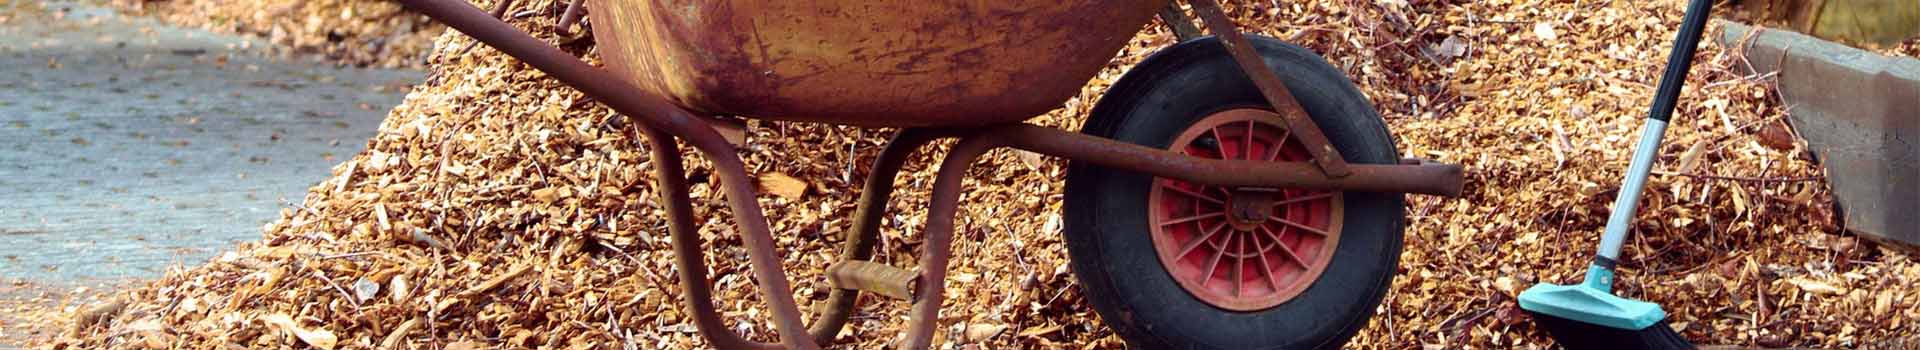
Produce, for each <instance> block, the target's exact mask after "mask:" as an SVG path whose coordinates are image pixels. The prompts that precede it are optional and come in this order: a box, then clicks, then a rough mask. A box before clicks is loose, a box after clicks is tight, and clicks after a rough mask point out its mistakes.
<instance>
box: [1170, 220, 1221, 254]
mask: <svg viewBox="0 0 1920 350" xmlns="http://www.w3.org/2000/svg"><path fill="white" fill-rule="evenodd" d="M1226 227H1227V223H1226V222H1224V221H1223V222H1221V223H1219V224H1216V225H1213V228H1211V229H1207V230H1206V233H1201V234H1200V237H1198V238H1194V239H1193V240H1191V241H1187V244H1186V246H1183V247H1180V254H1178V255H1174V256H1173V258H1174V259H1179V258H1182V257H1186V256H1187V254H1189V253H1193V249H1194V248H1199V247H1200V244H1201V243H1206V242H1207V239H1211V238H1213V235H1214V234H1218V233H1220V229H1223V228H1226Z"/></svg>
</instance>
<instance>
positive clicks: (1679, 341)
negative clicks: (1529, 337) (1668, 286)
mask: <svg viewBox="0 0 1920 350" xmlns="http://www.w3.org/2000/svg"><path fill="white" fill-rule="evenodd" d="M1528 314H1530V315H1531V316H1533V322H1534V324H1535V325H1538V326H1540V328H1543V329H1546V330H1547V334H1548V335H1551V336H1553V340H1554V341H1555V342H1558V343H1560V346H1561V347H1563V348H1566V349H1567V350H1588V349H1595V350H1631V349H1647V350H1689V349H1693V348H1694V346H1693V342H1690V341H1687V338H1686V337H1683V336H1681V335H1680V332H1675V331H1673V327H1672V326H1668V325H1667V320H1660V322H1658V323H1654V324H1653V325H1651V326H1647V328H1645V329H1641V330H1626V329H1619V328H1613V327H1607V326H1601V325H1596V324H1591V323H1586V322H1580V321H1574V320H1569V319H1564V318H1559V317H1554V316H1553V315H1547V314H1539V313H1532V312H1529V313H1528Z"/></svg>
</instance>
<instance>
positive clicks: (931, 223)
mask: <svg viewBox="0 0 1920 350" xmlns="http://www.w3.org/2000/svg"><path fill="white" fill-rule="evenodd" d="M1002 145H1003V143H1002V141H1001V140H1000V139H999V138H997V137H994V136H990V135H989V136H980V135H976V136H970V137H966V138H963V139H961V141H960V143H959V144H956V145H954V146H953V150H952V151H950V152H948V153H947V156H946V158H943V159H941V160H940V170H939V174H938V175H936V176H935V177H934V180H933V198H932V199H931V202H930V203H929V205H930V206H929V208H927V227H926V231H925V232H926V233H927V237H926V241H925V244H924V245H922V247H923V248H924V249H926V251H924V252H922V255H923V256H924V257H923V258H921V259H920V283H919V285H920V291H921V292H920V294H919V295H918V296H917V297H916V298H915V299H914V302H913V309H912V310H910V311H908V314H909V315H911V316H912V317H913V323H912V324H910V325H908V326H907V342H906V343H905V344H901V345H902V346H901V347H900V348H902V349H913V350H919V349H926V348H928V347H929V346H931V345H932V344H933V331H934V330H935V329H937V328H939V327H940V302H941V301H943V300H945V297H944V294H945V292H946V284H947V260H948V259H949V258H951V257H952V256H953V231H954V224H953V216H954V212H955V211H956V210H957V209H958V207H959V203H960V184H961V182H962V181H964V180H966V177H967V169H968V168H971V167H972V164H973V161H974V160H976V159H979V158H980V155H981V154H984V153H986V152H987V151H989V150H992V149H994V148H999V147H1000V146H1002Z"/></svg>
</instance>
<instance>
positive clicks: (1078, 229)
mask: <svg viewBox="0 0 1920 350" xmlns="http://www.w3.org/2000/svg"><path fill="white" fill-rule="evenodd" d="M400 2H401V3H404V4H406V5H407V6H408V7H410V8H413V9H414V10H417V11H419V12H422V13H425V14H426V15H428V16H430V17H432V18H434V19H436V20H439V21H441V22H445V23H446V24H447V25H448V26H451V27H453V28H454V29H456V30H459V31H461V32H463V33H465V34H467V35H470V36H472V37H474V38H475V39H477V40H479V41H480V42H483V43H486V44H488V45H490V46H492V47H494V48H497V49H499V50H500V51H502V52H505V53H507V54H508V55H511V56H513V57H515V58H518V59H520V60H522V61H525V62H526V63H527V64H529V65H531V66H532V67H534V68H537V69H539V70H541V71H545V72H546V73H547V74H549V75H551V76H552V77H553V78H555V79H558V80H559V81H561V82H564V83H566V84H568V85H571V86H573V87H574V88H577V89H579V90H580V91H582V92H584V93H586V94H587V95H588V96H590V97H592V98H594V99H595V100H597V101H599V102H601V103H604V104H607V105H608V106H610V107H612V108H613V109H614V110H615V111H618V112H620V113H622V114H625V115H627V116H629V117H631V118H633V119H635V120H638V121H640V123H638V124H639V126H638V127H639V128H641V129H643V130H642V132H643V133H644V134H645V135H646V137H647V139H648V142H649V145H650V147H651V152H652V153H651V154H650V157H652V162H653V166H654V170H653V171H654V176H655V179H654V180H655V186H657V188H656V189H657V191H656V193H659V194H660V197H659V198H658V200H659V203H660V205H661V206H662V207H664V208H666V212H667V222H668V231H669V233H670V235H671V238H672V243H673V249H674V252H675V254H676V264H677V266H678V269H679V272H678V275H679V279H680V283H681V288H683V291H684V295H683V299H684V300H685V301H686V303H687V305H686V306H687V308H688V309H689V310H690V311H691V314H692V315H693V316H694V324H695V326H696V328H697V329H698V330H699V332H700V333H701V334H702V335H703V336H704V337H706V338H707V339H708V340H709V341H710V342H711V343H712V345H713V346H714V347H716V348H722V349H778V348H786V349H816V348H818V347H820V346H823V345H828V344H831V343H833V341H834V340H835V339H834V338H835V336H836V335H837V334H838V333H839V332H840V330H841V329H842V328H843V327H844V326H845V325H846V323H847V321H848V319H849V317H851V316H852V313H853V312H854V310H855V309H856V308H855V306H856V302H857V301H858V300H859V299H858V296H859V294H861V293H872V294H874V295H878V296H883V297H888V298H892V299H898V300H903V301H907V302H911V303H912V309H911V310H910V311H909V312H910V313H909V317H911V321H910V324H909V327H908V328H907V331H906V332H907V333H906V336H905V337H904V339H905V340H904V342H902V343H899V344H898V345H900V346H902V347H904V348H909V349H925V348H927V347H928V346H929V345H930V344H931V342H932V340H933V333H934V330H935V328H936V327H937V321H936V320H939V319H940V317H939V313H940V310H939V307H940V303H941V301H942V295H943V294H944V291H945V290H946V288H947V286H946V275H947V270H946V268H947V263H948V261H949V260H950V258H951V257H952V253H951V250H950V246H951V245H952V240H953V231H954V223H953V221H954V212H955V209H956V207H957V206H958V205H959V198H960V194H961V188H960V186H961V180H962V178H963V177H964V176H965V174H966V172H967V169H968V168H969V166H970V164H971V163H972V162H973V161H974V160H975V159H976V158H977V157H979V156H980V155H981V154H982V153H984V152H986V151H989V150H993V149H997V148H1003V147H1004V148H1014V149H1021V150H1026V151H1031V152H1035V153H1039V154H1044V155H1049V156H1055V157H1061V158H1065V159H1068V160H1069V161H1070V169H1069V172H1068V175H1067V186H1066V187H1067V188H1066V207H1065V213H1064V215H1065V219H1066V220H1065V225H1064V226H1065V240H1066V241H1067V245H1068V250H1069V254H1070V256H1071V258H1072V266H1073V269H1074V272H1075V273H1076V275H1077V276H1078V279H1079V281H1080V283H1082V284H1083V285H1085V287H1086V289H1085V290H1086V292H1087V296H1088V298H1089V299H1090V300H1091V301H1092V303H1093V305H1094V308H1095V309H1096V310H1097V311H1098V312H1099V314H1100V315H1101V317H1102V318H1103V319H1104V320H1105V322H1106V323H1107V324H1108V325H1109V326H1110V327H1112V328H1113V329H1114V330H1115V331H1116V332H1117V333H1119V334H1120V335H1121V336H1122V337H1124V338H1125V339H1126V340H1127V341H1128V342H1129V343H1131V344H1133V345H1135V346H1139V347H1148V348H1175V347H1178V348H1226V349H1253V348H1262V349H1265V348H1311V347H1337V346H1339V345H1340V344H1343V343H1344V342H1345V341H1346V340H1347V339H1348V338H1350V337H1352V335H1353V334H1354V333H1355V332H1357V331H1358V330H1359V329H1360V327H1362V326H1364V325H1365V324H1366V320H1367V319H1368V318H1369V317H1370V315H1371V314H1372V313H1373V309H1374V307H1375V306H1377V305H1378V304H1379V302H1380V299H1381V297H1382V296H1383V295H1384V293H1385V292H1386V288H1387V283H1388V282H1389V281H1390V280H1391V279H1392V276H1393V273H1394V271H1395V269H1396V265H1397V261H1398V259H1399V254H1400V248H1401V244H1402V242H1401V236H1402V231H1403V230H1404V226H1405V203H1404V195H1403V194H1404V193H1416V194H1431V195H1443V196H1457V195H1458V194H1459V193H1460V191H1461V187H1462V182H1463V181H1464V180H1463V173H1462V169H1461V167H1460V166H1458V165H1450V164H1439V163H1433V162H1426V161H1419V160H1402V159H1399V158H1398V156H1397V151H1396V150H1395V148H1394V144H1393V141H1392V138H1391V135H1390V134H1389V133H1388V131H1387V128H1386V126H1385V123H1384V121H1383V120H1382V119H1381V118H1380V117H1379V115H1378V112H1376V111H1375V110H1374V109H1373V107H1372V106H1371V104H1370V103H1369V102H1368V100H1367V99H1366V97H1365V96H1364V95H1362V94H1361V93H1360V92H1359V90H1358V89H1356V88H1354V86H1353V85H1352V83H1351V82H1350V81H1349V80H1348V79H1347V78H1346V77H1345V76H1344V75H1343V74H1342V73H1341V72H1340V71H1339V70H1338V69H1335V68H1334V67H1332V66H1331V65H1329V64H1327V63H1326V61H1325V60H1324V59H1322V58H1321V57H1319V56H1318V55H1316V54H1314V53H1313V52H1311V51H1308V50H1306V49H1303V48H1300V47H1298V46H1293V45H1290V44H1286V43H1283V42H1280V41H1278V40H1274V39H1271V38H1266V37H1259V36H1249V35H1242V34H1240V33H1239V32H1237V31H1236V30H1235V29H1234V25H1233V23H1232V22H1231V20H1230V19H1229V18H1228V17H1227V16H1226V14H1225V12H1223V11H1222V10H1221V9H1220V7H1219V6H1218V4H1216V3H1214V1H1213V0H1190V1H1189V4H1190V5H1191V6H1192V8H1193V9H1194V10H1195V13H1197V14H1199V17H1200V19H1201V21H1202V22H1203V23H1204V24H1205V25H1206V26H1207V27H1209V28H1210V29H1211V31H1212V32H1213V33H1216V36H1212V37H1193V38H1188V39H1187V40H1183V41H1182V42H1180V43H1178V44H1175V45H1172V46H1171V47H1168V48H1166V49H1163V50H1161V51H1159V52H1157V53H1156V54H1154V55H1153V56H1152V57H1150V58H1148V59H1146V60H1145V61H1144V62H1141V63H1140V64H1139V65H1137V66H1135V67H1134V68H1133V69H1132V70H1131V71H1130V72H1128V73H1127V74H1126V75H1125V76H1124V77H1123V78H1121V79H1120V80H1119V81H1118V82H1117V83H1116V84H1115V85H1113V87H1112V88H1111V89H1110V90H1109V91H1107V93H1106V94H1105V96H1104V97H1102V98H1101V99H1100V101H1099V103H1098V104H1096V106H1095V107H1094V109H1093V111H1092V113H1091V116H1090V117H1089V118H1090V119H1089V120H1088V121H1087V122H1086V123H1085V125H1086V126H1085V128H1084V129H1083V130H1081V132H1079V133H1074V132H1068V131H1064V130H1059V129H1054V128H1046V127H1039V126H1034V125H1030V124H1026V123H1023V122H1022V121H1024V120H1026V119H1029V118H1032V117H1034V116H1037V115H1040V114H1042V113H1045V112H1046V111H1048V110H1050V109H1053V108H1056V107H1058V106H1059V105H1060V104H1062V103H1064V102H1065V101H1066V100H1067V99H1069V98H1071V97H1072V96H1073V95H1074V94H1075V92H1076V91H1078V90H1079V88H1080V87H1081V86H1083V85H1084V84H1086V82H1087V81H1088V80H1089V79H1091V78H1092V76H1093V75H1094V74H1096V73H1097V72H1098V71H1099V70H1100V69H1101V68H1102V67H1103V66H1105V65H1106V63H1107V62H1108V61H1109V59H1110V58H1111V57H1112V56H1113V55H1114V53H1115V52H1117V51H1118V50H1119V49H1120V48H1121V47H1122V46H1124V45H1125V44H1126V43H1127V41H1128V39H1129V38H1131V37H1132V36H1133V34H1134V33H1135V32H1137V31H1138V30H1140V28H1142V27H1143V26H1145V25H1146V24H1147V23H1148V22H1149V21H1150V20H1151V19H1152V17H1153V16H1155V14H1156V12H1158V13H1159V14H1160V16H1162V17H1166V18H1169V20H1168V22H1170V23H1172V22H1174V18H1177V19H1178V21H1179V24H1181V25H1185V26H1191V22H1190V20H1187V19H1186V18H1185V16H1184V15H1183V14H1181V13H1180V11H1166V10H1165V9H1167V8H1168V6H1173V5H1172V4H1169V3H1168V2H1167V1H1165V0H1132V1H1117V0H1112V1H1087V0H1069V1H1020V0H989V1H970V2H909V1H849V0H801V1H756V0H735V1H607V0H593V1H590V2H588V3H586V4H585V6H586V8H587V10H589V11H588V12H589V13H588V15H587V16H588V17H587V19H588V20H589V21H591V22H590V23H591V24H592V25H591V27H592V31H593V34H594V38H595V41H596V42H597V43H598V44H597V45H599V47H598V49H599V52H600V54H601V56H602V57H601V58H602V61H603V62H606V66H605V67H595V66H592V65H589V64H587V63H585V62H582V61H580V60H579V59H577V58H575V57H574V56H571V55H569V54H567V53H564V52H561V51H560V50H558V49H556V48H554V47H553V46H550V45H548V44H546V43H545V42H542V41H541V40H539V39H536V38H534V37H532V36H529V35H527V34H526V33H523V32H521V31H519V30H518V29H517V28H515V27H513V26H511V25H509V24H507V23H504V22H501V21H500V20H497V19H496V18H495V16H490V15H489V14H488V13H487V12H486V11H483V10H481V9H479V8H476V7H475V6H474V5H472V4H470V3H468V2H466V1H462V0H402V1H400ZM571 7H572V9H570V10H569V11H568V12H569V15H568V16H567V17H566V20H565V21H563V22H572V21H574V20H575V19H577V18H578V12H579V8H580V6H579V4H575V6H571ZM503 8H504V6H503ZM1176 10H1177V9H1176ZM496 12H504V11H503V10H502V11H496ZM730 117H746V118H763V119H770V120H782V121H792V122H816V123H831V124H840V125H854V126H864V127H898V128H902V129H901V130H900V131H899V132H898V133H897V134H895V135H894V136H893V139H892V140H891V141H890V142H889V143H887V144H886V146H885V147H884V148H883V149H881V150H880V154H879V157H878V159H877V160H876V161H875V164H873V165H872V166H873V170H872V172H871V173H870V174H869V175H868V177H867V179H866V182H865V185H864V188H863V189H862V191H861V194H860V196H861V198H860V201H859V203H860V204H859V207H858V209H856V211H855V213H854V216H855V218H854V220H851V221H852V228H851V229H849V230H845V231H843V232H845V237H844V243H843V245H842V247H841V251H840V256H839V259H840V261H839V262H837V263H835V264H834V265H832V266H830V267H829V268H827V270H826V271H827V272H826V274H827V276H826V279H827V281H828V282H829V283H830V284H831V285H833V287H834V288H833V290H832V291H831V292H830V293H829V295H828V296H827V299H826V300H820V301H816V302H815V303H814V305H815V306H816V308H815V310H814V314H815V316H816V317H817V318H815V319H814V320H813V322H811V323H804V320H803V318H802V314H801V311H800V308H799V307H798V306H797V304H796V303H795V301H794V295H793V293H792V290H791V288H790V285H789V283H788V280H787V276H786V273H785V272H784V271H783V270H782V265H781V263H782V262H781V259H780V256H782V255H781V254H777V253H776V252H775V249H776V247H775V246H774V239H773V236H772V233H771V232H769V228H768V224H767V221H766V220H767V219H766V217H765V216H764V215H763V214H762V212H761V209H760V207H759V206H758V204H757V202H756V201H755V196H756V193H755V190H754V186H753V182H752V179H753V177H752V176H750V175H749V174H748V173H747V170H746V168H745V167H744V166H743V163H742V160H741V158H740V157H739V155H738V154H736V149H735V146H734V145H733V144H732V143H729V141H728V140H727V139H726V138H724V137H723V136H722V135H721V133H720V132H719V131H717V128H720V127H723V125H726V124H727V123H726V122H720V121H717V120H716V118H730ZM946 138H954V139H958V141H957V143H955V145H954V146H953V147H952V149H951V151H949V153H947V154H946V155H945V157H944V158H943V160H942V161H941V163H940V166H939V167H938V170H937V171H938V173H937V175H936V177H935V181H934V186H933V193H932V199H931V203H930V208H929V209H928V213H927V220H926V227H925V229H924V230H923V232H925V241H924V242H925V243H924V244H923V245H921V248H922V249H923V251H921V252H920V254H923V256H922V258H921V259H919V262H920V266H919V267H917V268H902V267H895V266H890V265H886V264H882V263H876V262H872V261H868V259H870V258H871V256H872V254H873V247H874V243H875V242H876V241H877V240H879V235H878V233H879V227H880V223H881V218H882V217H883V215H882V214H883V211H884V210H885V208H886V203H887V201H888V198H889V197H890V195H891V193H892V191H893V178H894V176H895V175H896V174H897V173H898V172H899V170H900V169H901V167H902V166H903V164H904V163H905V162H906V160H907V159H908V156H909V155H911V154H912V153H913V152H915V151H916V150H918V149H919V148H921V147H922V146H924V145H926V144H927V143H929V142H930V141H933V140H937V139H946ZM679 140H685V141H686V142H688V143H689V144H691V146H692V148H693V149H695V150H698V152H700V153H701V154H702V155H703V156H705V157H706V158H707V159H708V160H710V161H711V162H712V163H713V164H712V165H713V169H714V172H715V173H717V174H718V181H719V183H720V187H721V188H723V189H724V190H725V192H724V193H725V196H726V199H727V204H728V206H729V210H731V211H732V212H733V214H734V217H735V219H736V220H737V222H738V225H739V228H740V229H739V230H738V232H740V234H741V235H742V241H743V242H744V245H745V246H746V249H747V251H748V256H749V263H750V265H751V267H752V272H753V277H754V279H755V280H756V281H757V282H758V286H759V291H760V293H761V294H762V296H763V297H764V298H765V300H766V301H767V303H768V304H769V309H771V310H772V312H771V313H772V315H773V320H774V322H773V328H774V329H775V331H776V332H777V333H778V339H779V342H778V343H759V342H753V341H749V340H747V339H744V338H742V337H740V336H739V335H737V334H735V333H733V332H732V331H730V330H728V328H727V327H726V326H724V325H723V324H722V323H721V322H722V321H721V318H720V315H719V314H718V313H717V312H716V311H715V307H714V304H713V300H712V299H713V293H712V290H711V286H710V285H708V284H707V276H706V273H707V267H706V266H705V263H704V260H703V252H702V248H701V242H700V239H699V236H698V235H697V234H696V232H695V227H694V222H695V221H694V220H693V214H692V213H693V210H692V205H691V204H692V203H691V202H690V200H689V199H688V195H687V192H688V190H687V181H688V180H687V176H686V174H685V172H684V170H683V166H684V165H683V164H682V160H681V158H680V156H681V155H680V154H678V153H676V152H677V151H676V150H677V149H678V147H677V143H678V142H679Z"/></svg>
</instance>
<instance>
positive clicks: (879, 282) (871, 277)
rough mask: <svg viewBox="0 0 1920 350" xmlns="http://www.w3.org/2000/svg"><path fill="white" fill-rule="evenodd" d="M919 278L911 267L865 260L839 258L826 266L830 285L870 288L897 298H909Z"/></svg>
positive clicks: (878, 293)
mask: <svg viewBox="0 0 1920 350" xmlns="http://www.w3.org/2000/svg"><path fill="white" fill-rule="evenodd" d="M919 279H920V276H919V275H918V274H915V273H913V271H909V270H907V269H902V268H898V267H893V266H890V265H887V264H881V263H876V262H871V261H865V260H843V261H840V262H838V263H834V264H833V266H828V267H827V283H828V284H832V285H833V287H834V288H840V289H853V290H859V291H867V292H873V294H875V295H879V296H884V297H888V298H894V299H897V300H913V296H914V294H916V292H917V291H916V290H915V287H918V286H919V285H920V283H919Z"/></svg>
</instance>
